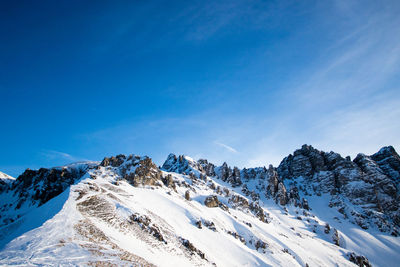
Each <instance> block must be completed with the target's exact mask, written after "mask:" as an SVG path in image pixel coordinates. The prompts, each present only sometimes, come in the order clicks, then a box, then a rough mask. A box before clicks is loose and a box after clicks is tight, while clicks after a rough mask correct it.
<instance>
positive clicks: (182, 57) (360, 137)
mask: <svg viewBox="0 0 400 267" xmlns="http://www.w3.org/2000/svg"><path fill="white" fill-rule="evenodd" d="M0 5H1V6H0V22H1V23H0V36H1V41H0V103H1V110H2V119H1V122H0V125H1V131H0V150H1V154H0V170H1V171H3V172H6V173H9V174H11V175H14V176H17V175H18V174H20V173H21V172H22V171H23V170H24V169H25V168H28V167H29V168H39V167H42V166H44V167H50V166H58V165H63V164H67V163H70V162H73V161H80V160H101V159H102V158H103V157H104V156H110V155H114V154H119V153H124V154H131V153H132V154H139V155H149V156H151V157H153V158H154V160H155V162H156V163H158V164H162V162H163V161H164V159H165V158H166V157H167V155H168V154H169V153H170V152H173V153H176V154H186V155H190V156H191V157H193V158H196V159H197V158H202V157H204V158H208V159H209V160H211V161H212V162H215V163H217V164H219V163H222V162H223V161H227V162H228V163H229V164H230V165H237V166H239V167H243V166H263V165H268V164H270V163H272V164H274V165H275V166H276V165H277V164H279V162H280V160H281V159H282V158H283V157H284V156H286V155H288V154H289V153H292V152H293V151H294V150H295V149H297V148H299V147H301V145H302V144H304V143H307V144H312V145H313V146H315V147H317V148H319V149H323V150H327V151H331V150H334V151H336V152H339V153H341V154H342V155H343V156H345V155H351V156H352V157H354V156H355V155H356V154H357V153H358V152H363V153H366V154H370V153H374V152H376V151H377V150H378V149H379V148H380V147H382V146H384V145H389V144H390V145H393V146H394V147H395V148H396V149H397V150H399V149H400V138H399V132H400V123H399V118H400V88H399V84H400V16H399V15H398V14H400V2H399V1H368V0H367V1H352V0H349V1H348V0H346V1H345V0H337V1H213V2H212V1H125V2H124V1H18V3H17V2H15V1H8V2H7V1H2V2H1V4H0Z"/></svg>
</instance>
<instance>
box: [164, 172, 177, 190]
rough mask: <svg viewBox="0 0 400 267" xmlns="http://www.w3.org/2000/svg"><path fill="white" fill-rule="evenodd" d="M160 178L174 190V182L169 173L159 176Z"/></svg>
mask: <svg viewBox="0 0 400 267" xmlns="http://www.w3.org/2000/svg"><path fill="white" fill-rule="evenodd" d="M161 180H162V182H163V183H164V185H165V186H166V187H169V188H172V189H174V190H176V184H175V182H174V179H173V178H172V175H171V174H168V175H167V176H166V177H161Z"/></svg>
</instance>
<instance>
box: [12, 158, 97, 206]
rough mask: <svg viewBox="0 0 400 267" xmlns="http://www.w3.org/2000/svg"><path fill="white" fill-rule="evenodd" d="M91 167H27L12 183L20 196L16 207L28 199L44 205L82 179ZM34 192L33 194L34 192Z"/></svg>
mask: <svg viewBox="0 0 400 267" xmlns="http://www.w3.org/2000/svg"><path fill="white" fill-rule="evenodd" d="M88 168H89V166H88V165H79V166H76V167H75V166H71V167H60V168H51V169H46V168H40V169H39V170H30V169H27V170H26V171H25V172H24V173H22V174H21V175H20V176H18V178H17V179H16V180H15V181H14V182H13V183H12V189H13V190H14V192H15V194H18V196H19V202H18V204H17V206H16V208H19V207H21V205H22V204H23V203H24V202H25V201H26V200H28V199H31V201H32V202H35V201H37V203H38V205H39V206H40V205H43V204H44V203H46V202H47V201H48V200H50V199H52V198H53V197H55V196H58V195H59V194H61V193H62V192H64V190H65V189H66V188H68V186H70V185H71V184H73V183H75V182H76V181H77V180H78V179H80V178H81V177H82V176H83V175H84V174H85V173H86V171H87V169H88ZM32 192H33V194H32Z"/></svg>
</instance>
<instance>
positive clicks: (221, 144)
mask: <svg viewBox="0 0 400 267" xmlns="http://www.w3.org/2000/svg"><path fill="white" fill-rule="evenodd" d="M214 144H216V145H218V146H220V147H223V148H225V149H227V150H228V151H230V152H232V153H239V152H238V151H237V150H236V149H234V148H233V147H231V146H228V145H226V144H223V143H220V142H218V141H215V142H214Z"/></svg>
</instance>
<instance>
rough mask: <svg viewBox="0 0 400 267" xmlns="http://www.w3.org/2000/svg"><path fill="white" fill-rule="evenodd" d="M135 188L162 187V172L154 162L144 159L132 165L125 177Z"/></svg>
mask: <svg viewBox="0 0 400 267" xmlns="http://www.w3.org/2000/svg"><path fill="white" fill-rule="evenodd" d="M123 178H124V179H126V180H127V181H128V182H129V183H131V184H132V185H133V186H144V185H161V183H160V181H161V171H160V170H159V169H158V167H157V165H155V164H154V163H153V161H152V160H151V159H150V158H148V157H144V158H143V159H140V160H138V161H136V162H135V163H134V164H132V167H131V168H130V169H128V170H127V171H125V175H124V176H123Z"/></svg>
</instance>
